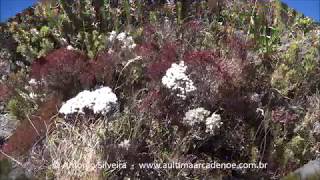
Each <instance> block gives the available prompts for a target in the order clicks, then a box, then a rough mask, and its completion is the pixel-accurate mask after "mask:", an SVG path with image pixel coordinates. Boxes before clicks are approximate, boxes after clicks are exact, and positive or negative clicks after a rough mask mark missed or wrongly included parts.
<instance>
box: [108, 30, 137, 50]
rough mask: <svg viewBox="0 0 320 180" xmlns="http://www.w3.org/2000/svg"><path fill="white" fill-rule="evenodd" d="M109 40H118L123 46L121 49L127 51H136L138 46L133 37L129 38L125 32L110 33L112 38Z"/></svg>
mask: <svg viewBox="0 0 320 180" xmlns="http://www.w3.org/2000/svg"><path fill="white" fill-rule="evenodd" d="M108 39H109V41H114V40H118V41H119V42H121V44H122V46H121V48H123V49H126V48H127V49H134V48H135V47H136V44H135V43H134V40H133V38H132V36H129V35H128V34H127V33H125V32H121V33H119V34H117V32H115V31H112V32H111V33H110V36H109V38H108Z"/></svg>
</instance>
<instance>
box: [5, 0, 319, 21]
mask: <svg viewBox="0 0 320 180" xmlns="http://www.w3.org/2000/svg"><path fill="white" fill-rule="evenodd" d="M282 1H283V2H285V3H286V4H288V5H289V7H292V8H294V9H296V10H297V11H298V12H301V13H304V14H305V15H306V16H309V17H311V18H313V19H315V20H317V21H318V22H319V21H320V0H282ZM35 2H36V0H0V21H1V22H4V21H6V20H7V19H8V18H9V17H12V16H14V15H15V14H17V13H18V12H21V11H22V10H23V9H25V8H27V7H29V6H31V5H32V4H34V3H35Z"/></svg>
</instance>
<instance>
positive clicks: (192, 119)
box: [184, 107, 210, 126]
mask: <svg viewBox="0 0 320 180" xmlns="http://www.w3.org/2000/svg"><path fill="white" fill-rule="evenodd" d="M209 115H210V111H208V110H206V109H204V108H203V107H200V108H196V109H191V110H189V111H187V112H186V114H185V117H184V122H185V123H186V124H188V125H189V126H194V125H195V124H196V123H199V122H202V121H204V120H205V119H206V117H208V116H209Z"/></svg>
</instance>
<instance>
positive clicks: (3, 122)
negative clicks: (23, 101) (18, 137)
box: [0, 114, 19, 138]
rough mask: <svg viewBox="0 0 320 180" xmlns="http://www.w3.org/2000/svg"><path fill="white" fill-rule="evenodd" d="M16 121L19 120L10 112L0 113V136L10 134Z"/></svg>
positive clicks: (5, 136)
mask: <svg viewBox="0 0 320 180" xmlns="http://www.w3.org/2000/svg"><path fill="white" fill-rule="evenodd" d="M18 122H19V121H18V120H16V119H15V118H14V117H13V116H11V115H10V114H0V137H4V138H7V137H9V136H11V135H12V134H13V132H14V130H15V129H16V127H17V125H18Z"/></svg>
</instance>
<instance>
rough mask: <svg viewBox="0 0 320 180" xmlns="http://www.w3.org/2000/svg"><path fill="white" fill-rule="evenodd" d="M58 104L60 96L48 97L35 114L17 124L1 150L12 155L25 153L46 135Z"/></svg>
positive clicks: (1, 156) (1, 157)
mask: <svg viewBox="0 0 320 180" xmlns="http://www.w3.org/2000/svg"><path fill="white" fill-rule="evenodd" d="M60 104H61V99H60V98H57V97H51V98H49V99H48V100H47V101H46V102H45V103H43V104H42V105H41V106H40V107H41V108H40V109H39V110H38V111H37V113H36V115H33V116H31V117H30V121H29V120H25V121H22V122H21V124H19V126H18V128H17V129H16V131H15V133H14V134H13V135H12V136H11V137H10V138H9V139H8V141H7V142H6V143H5V144H4V146H3V147H2V151H3V152H4V153H6V154H7V155H10V156H13V157H15V156H18V155H22V154H24V153H26V152H27V151H28V150H29V149H30V148H31V147H32V146H33V145H34V143H36V142H37V141H38V140H40V139H41V138H42V137H44V136H45V135H46V133H47V130H48V128H49V127H51V126H50V124H51V123H53V119H52V117H53V116H54V115H55V114H56V113H57V108H58V107H57V106H59V105H60ZM30 122H32V124H31V123H30ZM3 158H4V156H3V154H0V159H3Z"/></svg>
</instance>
